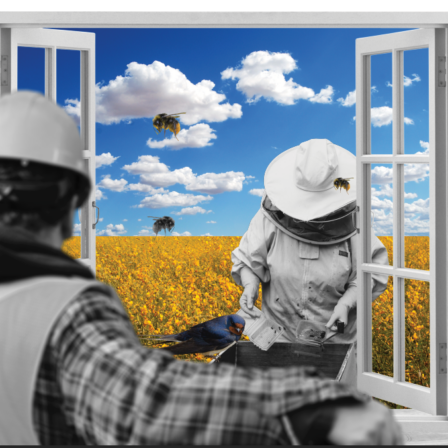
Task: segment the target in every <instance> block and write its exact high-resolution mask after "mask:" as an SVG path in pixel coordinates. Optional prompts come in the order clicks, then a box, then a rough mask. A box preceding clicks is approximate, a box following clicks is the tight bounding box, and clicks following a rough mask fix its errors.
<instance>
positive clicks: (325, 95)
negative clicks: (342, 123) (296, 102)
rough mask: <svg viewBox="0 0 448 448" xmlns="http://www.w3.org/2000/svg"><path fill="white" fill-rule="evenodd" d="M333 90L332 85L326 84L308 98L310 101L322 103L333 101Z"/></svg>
mask: <svg viewBox="0 0 448 448" xmlns="http://www.w3.org/2000/svg"><path fill="white" fill-rule="evenodd" d="M333 95H334V90H333V87H332V86H327V87H326V88H325V89H321V91H320V92H319V93H318V94H317V95H314V96H313V97H312V98H310V99H309V100H310V101H311V102H312V103H322V104H330V103H331V102H333Z"/></svg>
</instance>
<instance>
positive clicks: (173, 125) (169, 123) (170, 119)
mask: <svg viewBox="0 0 448 448" xmlns="http://www.w3.org/2000/svg"><path fill="white" fill-rule="evenodd" d="M181 114H186V112H179V113H177V114H170V115H168V114H158V115H156V116H155V117H154V118H153V120H152V124H153V126H154V128H155V129H156V132H157V131H158V132H157V133H160V132H161V131H162V129H163V136H165V135H166V130H167V129H169V130H170V131H171V132H172V133H173V134H174V137H176V140H178V139H177V134H178V133H179V131H180V124H179V122H178V121H177V120H176V118H177V117H179V115H181ZM178 141H179V140H178Z"/></svg>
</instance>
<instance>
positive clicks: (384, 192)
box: [372, 184, 417, 199]
mask: <svg viewBox="0 0 448 448" xmlns="http://www.w3.org/2000/svg"><path fill="white" fill-rule="evenodd" d="M372 196H377V197H378V196H390V197H392V196H393V188H392V186H391V184H382V185H381V188H380V189H379V190H377V189H375V188H374V187H372ZM416 197H417V194H416V193H406V192H405V193H404V198H405V199H415V198H416Z"/></svg>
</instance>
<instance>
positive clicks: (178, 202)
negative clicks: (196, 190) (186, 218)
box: [134, 191, 213, 208]
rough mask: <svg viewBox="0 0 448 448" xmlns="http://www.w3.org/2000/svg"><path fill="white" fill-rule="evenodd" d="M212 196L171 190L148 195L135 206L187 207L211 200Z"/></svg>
mask: <svg viewBox="0 0 448 448" xmlns="http://www.w3.org/2000/svg"><path fill="white" fill-rule="evenodd" d="M212 199H213V197H212V196H201V195H194V194H182V193H178V192H177V191H170V192H169V193H167V194H156V195H154V196H150V197H146V198H145V199H143V201H141V202H140V204H139V205H137V206H134V207H138V208H143V207H146V208H163V207H176V206H177V207H185V206H191V205H197V204H199V203H200V202H204V201H211V200H212Z"/></svg>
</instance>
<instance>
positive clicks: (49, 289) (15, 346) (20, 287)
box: [0, 276, 123, 445]
mask: <svg viewBox="0 0 448 448" xmlns="http://www.w3.org/2000/svg"><path fill="white" fill-rule="evenodd" d="M92 288H94V289H99V290H100V291H102V292H104V293H106V294H108V295H109V296H111V297H112V298H114V300H112V301H111V302H112V303H115V305H116V306H118V307H121V308H123V305H122V304H121V301H120V299H119V297H118V296H117V294H116V293H115V291H114V290H113V289H112V288H111V287H109V286H107V285H104V284H102V283H100V282H98V281H96V280H87V279H82V278H80V277H72V278H64V277H58V276H45V277H33V278H29V279H26V280H20V281H12V282H7V283H1V284H0V445H38V444H39V440H38V439H37V436H36V433H35V431H34V427H33V418H32V412H33V408H32V406H33V397H34V386H35V383H36V380H37V375H38V369H39V366H40V362H41V358H42V356H43V353H44V348H45V344H46V342H47V339H48V336H49V334H50V331H51V329H52V327H53V325H54V323H55V322H56V320H57V318H58V317H59V316H60V314H61V313H62V311H63V309H64V308H65V307H66V306H67V305H68V304H69V303H70V302H71V301H72V300H74V299H75V298H76V297H77V296H78V295H79V294H80V293H81V292H82V291H85V290H86V289H92Z"/></svg>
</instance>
